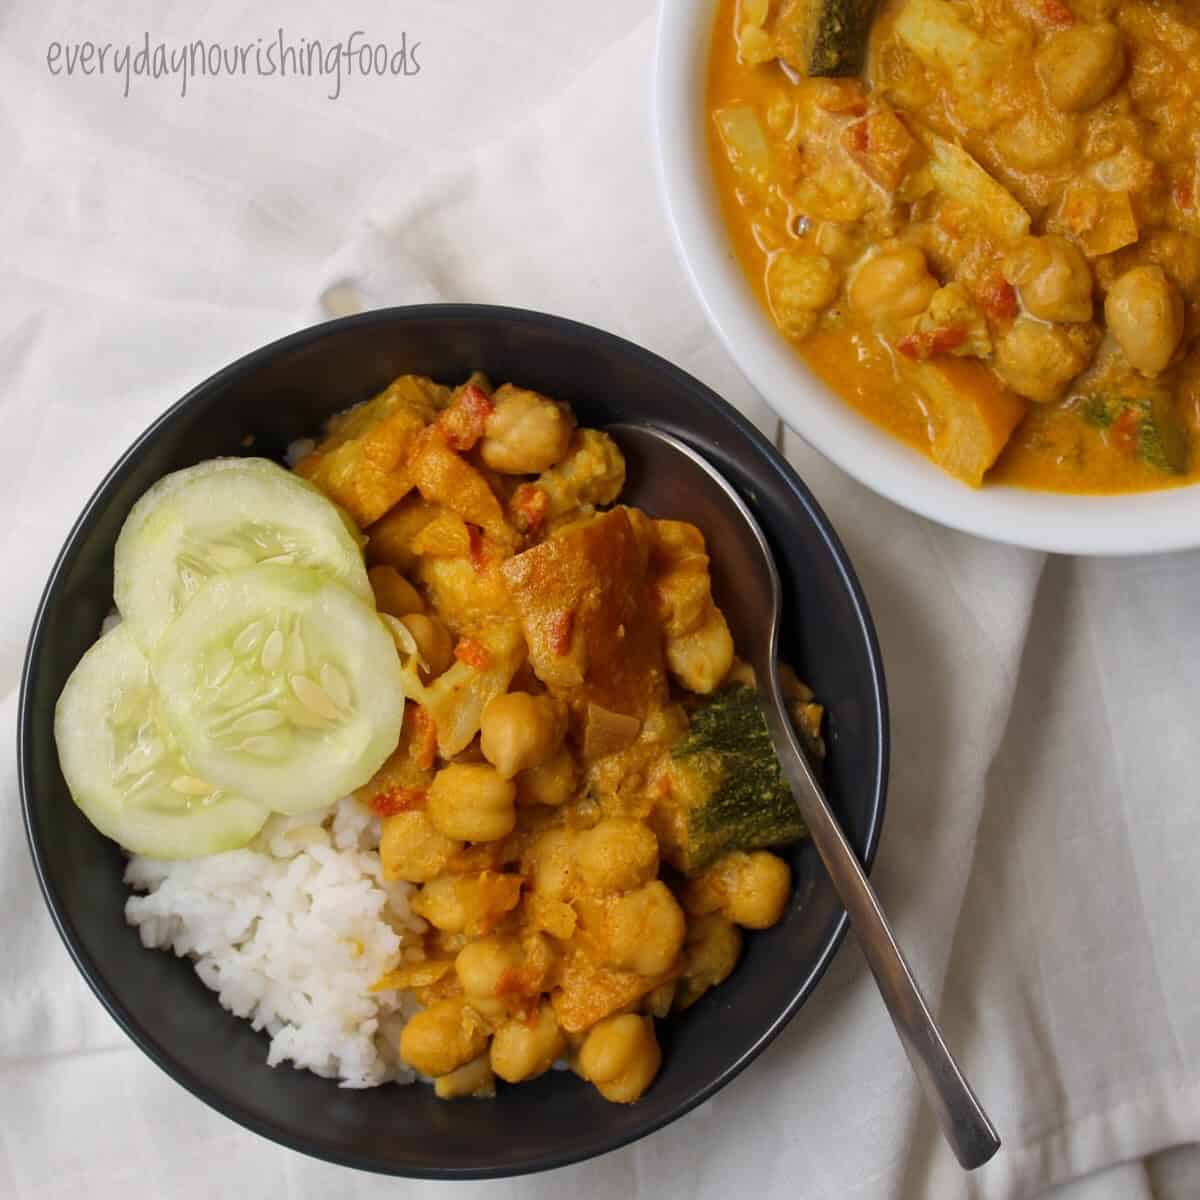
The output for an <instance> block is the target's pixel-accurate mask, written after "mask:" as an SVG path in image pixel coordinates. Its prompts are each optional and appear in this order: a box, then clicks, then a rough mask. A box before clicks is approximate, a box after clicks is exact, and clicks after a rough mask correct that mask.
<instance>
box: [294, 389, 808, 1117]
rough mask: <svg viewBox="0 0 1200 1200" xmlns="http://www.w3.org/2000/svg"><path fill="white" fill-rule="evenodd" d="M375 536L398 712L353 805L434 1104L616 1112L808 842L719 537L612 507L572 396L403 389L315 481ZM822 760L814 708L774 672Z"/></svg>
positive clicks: (730, 959)
mask: <svg viewBox="0 0 1200 1200" xmlns="http://www.w3.org/2000/svg"><path fill="white" fill-rule="evenodd" d="M295 469H296V470H297V472H298V473H299V474H301V475H302V476H304V477H305V478H307V479H309V480H310V481H311V482H312V483H313V484H315V485H316V486H317V487H318V488H320V489H321V490H322V491H323V492H325V493H326V494H327V495H328V496H329V497H330V498H331V499H333V500H334V501H336V502H337V503H338V504H340V505H341V506H342V508H343V509H344V510H345V511H346V512H347V513H349V514H350V516H351V517H352V518H353V519H354V521H355V523H356V524H357V525H358V526H359V527H360V528H361V529H362V530H363V531H364V534H365V538H366V555H367V561H368V564H369V571H368V575H369V579H370V583H371V586H372V588H373V590H374V593H375V598H376V602H377V606H378V609H379V612H380V613H381V614H383V615H384V620H385V621H386V622H387V624H388V626H389V628H390V629H391V631H392V633H393V636H394V639H395V642H396V645H397V648H398V650H399V652H400V657H401V663H402V667H403V671H404V677H405V681H406V682H405V693H406V696H407V698H408V704H407V707H406V710H405V717H404V724H403V729H402V733H401V737H400V743H399V745H398V747H397V749H396V751H395V753H394V754H393V755H392V756H391V758H390V759H389V760H388V761H387V762H386V763H385V764H384V766H383V767H382V768H381V769H380V770H379V772H378V773H377V774H376V775H375V777H374V778H373V779H372V780H371V781H370V782H369V783H368V785H367V786H366V787H364V788H363V789H362V790H361V791H360V792H359V793H358V795H359V799H360V801H361V802H362V803H363V804H365V805H366V806H367V807H368V808H369V809H371V810H372V811H373V812H374V813H376V814H377V815H378V816H379V817H380V818H381V834H380V843H379V855H380V861H381V864H382V869H383V873H384V877H385V878H386V879H388V880H399V881H407V882H408V883H410V884H412V885H415V888H416V890H415V892H414V894H413V897H412V901H411V903H412V909H413V911H414V912H415V913H416V914H417V915H418V916H420V917H421V918H422V919H423V920H424V922H426V925H427V929H426V932H425V933H424V935H423V946H421V947H420V948H419V949H418V948H414V949H410V950H408V951H406V952H405V956H404V960H403V961H402V962H401V963H399V964H398V965H397V966H396V968H395V969H394V970H392V971H390V972H389V973H388V974H386V975H384V976H383V977H382V978H380V979H379V980H378V981H377V982H376V984H375V985H374V986H375V989H376V990H385V989H404V990H407V991H408V992H409V993H411V996H412V997H413V998H414V1000H415V1002H416V1003H417V1004H419V1006H420V1011H418V1012H416V1013H415V1014H414V1015H412V1016H411V1017H410V1018H409V1019H408V1021H407V1023H405V1024H404V1026H403V1029H402V1030H401V1032H400V1033H399V1037H398V1046H397V1050H398V1054H399V1056H400V1058H401V1059H402V1060H403V1061H404V1062H405V1063H407V1064H408V1065H409V1066H411V1067H412V1068H414V1069H415V1070H417V1071H418V1072H420V1073H421V1074H423V1075H425V1076H427V1077H429V1078H431V1079H433V1080H434V1083H435V1088H436V1091H437V1094H438V1095H439V1096H442V1097H445V1098H452V1097H457V1096H467V1095H476V1096H479V1095H491V1094H493V1093H494V1090H495V1081H496V1079H497V1078H499V1079H501V1080H504V1081H507V1082H509V1083H517V1082H520V1081H522V1080H526V1079H532V1078H535V1077H537V1076H539V1075H541V1074H543V1073H544V1072H545V1071H547V1070H549V1069H550V1068H551V1067H552V1066H553V1065H555V1064H556V1063H559V1064H563V1063H565V1064H569V1065H570V1067H571V1068H572V1069H574V1070H575V1071H576V1072H577V1073H578V1074H579V1075H581V1076H583V1077H584V1078H585V1079H587V1080H589V1081H591V1083H593V1084H594V1085H595V1086H596V1087H597V1088H598V1089H599V1091H600V1092H601V1094H602V1095H603V1096H605V1097H606V1098H607V1099H609V1100H612V1101H617V1102H630V1101H633V1100H636V1099H637V1098H638V1097H639V1096H640V1095H641V1094H642V1093H643V1092H644V1091H645V1089H646V1088H647V1087H648V1086H649V1085H650V1083H651V1082H652V1080H653V1079H654V1077H655V1074H656V1073H657V1071H658V1069H659V1065H660V1061H661V1054H660V1051H659V1047H658V1043H657V1041H656V1038H655V1034H654V1021H655V1020H656V1019H660V1018H664V1017H666V1016H668V1014H671V1013H675V1012H679V1011H681V1010H683V1009H686V1008H688V1007H689V1006H690V1005H691V1004H693V1003H694V1002H695V1001H696V1000H697V999H699V998H700V997H701V996H702V995H703V994H704V993H705V992H706V991H707V990H708V989H709V988H711V987H714V986H716V985H717V984H719V983H721V982H722V981H723V980H724V979H725V978H726V977H727V976H728V975H729V973H730V972H731V971H732V970H733V969H734V966H735V964H736V963H737V960H738V957H739V955H740V953H741V949H742V937H743V934H742V930H743V929H764V928H767V927H768V926H770V925H773V924H774V923H775V922H777V921H778V920H779V919H780V917H781V916H782V915H783V912H784V910H785V907H786V905H787V903H788V898H789V894H790V887H791V880H790V872H789V868H788V865H787V864H786V862H785V861H784V860H783V859H782V858H780V857H778V856H776V855H775V854H773V853H771V852H770V850H769V849H767V848H766V847H769V846H778V845H780V844H784V843H787V842H789V841H792V840H794V839H795V838H797V837H799V836H801V835H802V833H803V827H802V825H801V823H800V820H799V816H798V813H797V810H796V808H795V805H794V802H793V801H792V798H791V796H790V794H789V793H788V791H787V789H786V786H785V785H784V784H783V780H782V776H781V773H780V771H779V766H778V762H777V761H776V759H775V757H774V753H773V750H772V749H771V746H770V740H769V737H768V735H767V732H766V726H765V723H764V722H763V720H762V716H761V713H760V712H759V710H758V707H757V700H756V697H755V694H754V691H753V675H752V672H750V670H749V668H748V667H747V666H746V665H745V664H744V663H742V662H740V661H739V660H738V659H737V657H736V654H735V648H734V645H733V640H732V638H731V636H730V632H729V628H728V626H727V624H726V622H725V618H724V616H723V615H722V613H721V611H720V609H719V608H718V607H717V605H716V604H715V603H714V600H713V596H712V590H711V586H710V580H709V569H708V561H709V560H708V555H707V551H706V547H705V542H704V537H703V535H702V534H701V532H700V530H699V529H697V528H696V527H695V526H693V525H690V524H688V523H686V522H684V521H676V520H656V519H651V518H650V517H649V516H647V515H646V514H644V513H642V512H641V511H639V510H637V509H634V508H629V507H624V506H621V505H619V504H617V503H616V502H617V500H618V498H619V495H620V492H621V488H622V486H623V483H624V475H625V465H624V460H623V458H622V456H621V452H620V449H619V448H618V446H617V445H616V443H615V442H614V441H613V440H612V439H611V438H610V437H609V436H608V435H606V434H605V433H603V432H601V431H598V430H594V429H580V428H577V426H576V422H575V418H574V415H573V413H572V411H571V409H570V408H569V407H568V406H567V405H566V404H564V403H561V402H558V401H556V400H553V399H550V398H549V397H546V396H543V395H541V394H539V393H537V392H534V391H530V390H528V389H525V388H520V387H515V386H513V385H511V384H504V385H503V386H501V387H498V388H496V389H495V390H493V389H492V387H491V385H490V384H489V382H488V381H487V379H485V378H484V377H483V376H481V375H475V376H472V378H471V379H470V380H469V381H468V382H467V383H465V384H463V385H462V386H460V387H457V388H453V389H451V388H448V387H443V386H441V385H439V384H436V383H434V382H433V381H432V380H429V379H425V378H422V377H417V376H402V377H401V378H399V379H397V380H395V381H394V382H393V383H392V384H391V385H390V386H389V387H388V388H387V389H386V390H385V391H384V392H382V393H381V394H380V395H378V396H376V397H375V398H374V399H372V400H370V401H368V402H366V403H365V404H362V405H359V406H358V407H357V408H354V409H351V410H349V411H348V412H347V413H344V414H341V415H340V416H338V417H336V418H334V420H333V421H332V422H331V424H330V426H329V427H328V429H327V430H326V436H325V438H324V440H323V441H321V442H320V443H319V444H318V445H316V447H315V448H314V449H313V451H312V452H311V453H310V454H309V455H308V456H307V457H305V458H303V459H302V460H301V461H300V462H299V463H297V465H296V468H295ZM785 675H786V678H787V687H788V694H789V699H790V705H791V709H792V716H793V720H794V722H795V724H796V727H797V729H798V730H799V731H800V733H801V736H802V738H803V739H804V741H805V744H806V746H807V748H808V749H809V751H810V753H811V755H812V756H813V758H814V760H817V759H819V758H820V756H821V755H822V754H823V744H822V741H821V733H820V727H821V719H822V711H821V708H820V706H819V705H818V704H817V703H816V702H815V701H814V698H813V696H812V693H811V692H810V691H809V690H808V689H807V688H806V687H805V686H804V685H803V684H801V683H800V682H799V680H798V679H796V677H795V676H794V675H792V674H791V673H790V672H785Z"/></svg>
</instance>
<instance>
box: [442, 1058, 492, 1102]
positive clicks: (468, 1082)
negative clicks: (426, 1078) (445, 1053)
mask: <svg viewBox="0 0 1200 1200" xmlns="http://www.w3.org/2000/svg"><path fill="white" fill-rule="evenodd" d="M433 1090H434V1093H435V1094H436V1095H437V1098H438V1099H439V1100H458V1099H460V1098H461V1097H463V1096H475V1097H478V1098H479V1099H481V1100H488V1099H491V1097H493V1096H494V1095H495V1094H496V1077H495V1076H494V1075H493V1074H492V1066H491V1063H490V1062H489V1061H488V1056H487V1055H486V1054H481V1055H480V1056H479V1057H478V1058H476V1059H473V1060H472V1061H471V1062H469V1063H467V1064H466V1065H465V1066H462V1067H459V1068H458V1070H457V1071H451V1072H450V1074H449V1075H442V1076H439V1077H438V1078H437V1079H435V1080H434V1081H433Z"/></svg>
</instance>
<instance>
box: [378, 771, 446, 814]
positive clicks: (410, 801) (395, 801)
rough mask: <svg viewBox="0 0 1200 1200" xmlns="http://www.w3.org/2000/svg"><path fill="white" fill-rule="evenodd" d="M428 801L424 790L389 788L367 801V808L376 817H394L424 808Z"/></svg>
mask: <svg viewBox="0 0 1200 1200" xmlns="http://www.w3.org/2000/svg"><path fill="white" fill-rule="evenodd" d="M430 765H431V766H432V765H433V764H432V763H431V764H430ZM426 799H427V796H426V792H425V789H424V788H388V790H387V791H385V792H378V793H377V794H376V795H374V796H372V797H371V799H370V800H368V801H367V807H368V808H369V809H370V810H371V811H372V812H373V813H374V814H375V815H376V816H379V817H394V816H395V815H396V813H402V812H412V811H413V810H414V809H418V808H424V807H425V801H426Z"/></svg>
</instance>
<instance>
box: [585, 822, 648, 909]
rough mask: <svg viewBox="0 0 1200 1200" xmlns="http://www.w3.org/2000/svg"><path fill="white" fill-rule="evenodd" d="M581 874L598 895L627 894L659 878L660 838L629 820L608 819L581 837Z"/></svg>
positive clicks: (644, 826)
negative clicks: (603, 893) (604, 893)
mask: <svg viewBox="0 0 1200 1200" xmlns="http://www.w3.org/2000/svg"><path fill="white" fill-rule="evenodd" d="M578 863H579V873H580V875H581V876H582V877H583V881H584V883H586V884H587V886H588V887H590V888H591V889H592V890H593V891H597V892H626V891H629V890H630V889H631V888H636V887H640V886H641V885H642V884H644V883H649V882H650V880H652V879H654V878H655V877H656V876H657V875H658V839H657V838H656V837H655V836H654V831H653V830H652V829H651V828H650V827H649V826H648V825H645V824H643V823H642V822H641V821H635V820H633V819H632V818H630V817H607V818H605V819H604V820H603V821H601V822H600V823H599V824H598V825H595V826H593V827H592V828H591V829H589V830H587V831H586V832H585V833H581V834H580V835H579V850H578Z"/></svg>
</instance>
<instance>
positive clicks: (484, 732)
mask: <svg viewBox="0 0 1200 1200" xmlns="http://www.w3.org/2000/svg"><path fill="white" fill-rule="evenodd" d="M566 731H567V714H566V710H565V708H564V707H563V705H562V704H561V703H560V702H559V701H558V700H555V699H554V697H553V696H548V695H543V696H531V695H530V694H529V693H528V692H507V693H505V694H504V695H503V696H496V697H494V698H493V699H491V700H489V701H488V703H487V706H486V707H485V708H484V710H483V716H482V718H481V720H480V726H479V732H480V746H481V748H482V750H483V756H484V757H485V758H486V759H487V760H488V762H490V763H491V764H492V765H493V766H494V767H495V768H496V770H497V771H499V772H500V774H501V776H502V777H503V778H504V779H511V778H512V777H513V776H514V775H516V773H517V772H518V771H525V770H528V769H529V768H530V767H537V766H540V765H541V764H542V763H543V762H545V761H546V759H548V758H549V757H550V756H551V755H552V754H553V753H554V751H555V750H557V749H558V748H559V746H560V745H562V740H563V735H564V734H565V733H566Z"/></svg>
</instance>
